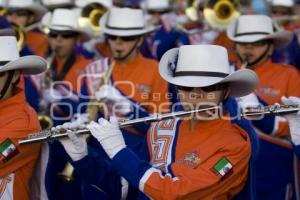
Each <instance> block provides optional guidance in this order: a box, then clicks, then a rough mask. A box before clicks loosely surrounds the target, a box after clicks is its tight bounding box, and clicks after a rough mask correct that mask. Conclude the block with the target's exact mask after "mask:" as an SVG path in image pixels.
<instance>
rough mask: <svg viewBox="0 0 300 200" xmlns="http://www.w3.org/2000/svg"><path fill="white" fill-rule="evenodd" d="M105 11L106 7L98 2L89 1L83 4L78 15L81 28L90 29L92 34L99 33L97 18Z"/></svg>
mask: <svg viewBox="0 0 300 200" xmlns="http://www.w3.org/2000/svg"><path fill="white" fill-rule="evenodd" d="M106 11H107V8H106V7H105V6H104V5H102V4H100V3H96V2H94V3H90V4H87V5H86V6H84V7H83V8H82V10H81V14H80V17H79V25H80V27H81V28H89V29H92V30H93V32H94V34H99V33H100V26H99V20H100V18H101V17H102V16H103V15H104V13H105V12H106Z"/></svg>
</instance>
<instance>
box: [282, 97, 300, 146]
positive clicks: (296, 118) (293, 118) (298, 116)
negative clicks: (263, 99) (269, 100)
mask: <svg viewBox="0 0 300 200" xmlns="http://www.w3.org/2000/svg"><path fill="white" fill-rule="evenodd" d="M281 101H282V103H283V104H284V105H300V98H298V97H288V98H286V97H285V96H283V97H281ZM284 117H285V118H286V119H287V120H288V122H289V127H290V134H291V137H292V141H293V143H294V144H295V145H299V144H300V111H298V112H297V113H291V114H286V115H284Z"/></svg>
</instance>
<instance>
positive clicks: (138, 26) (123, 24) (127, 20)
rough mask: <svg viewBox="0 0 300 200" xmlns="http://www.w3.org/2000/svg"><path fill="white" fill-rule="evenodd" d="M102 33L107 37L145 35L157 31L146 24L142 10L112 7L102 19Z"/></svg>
mask: <svg viewBox="0 0 300 200" xmlns="http://www.w3.org/2000/svg"><path fill="white" fill-rule="evenodd" d="M99 23H100V27H101V29H102V32H103V33H104V34H107V35H116V36H134V35H144V34H146V33H149V32H151V31H154V30H155V27H154V26H149V25H147V23H146V20H145V16H144V14H143V11H142V10H141V9H132V8H117V7H112V8H111V9H110V10H109V11H108V12H106V13H105V14H104V15H103V16H102V17H101V19H100V22H99Z"/></svg>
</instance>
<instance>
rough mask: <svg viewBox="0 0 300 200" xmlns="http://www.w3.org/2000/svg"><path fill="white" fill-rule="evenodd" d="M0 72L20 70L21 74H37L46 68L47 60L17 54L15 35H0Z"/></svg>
mask: <svg viewBox="0 0 300 200" xmlns="http://www.w3.org/2000/svg"><path fill="white" fill-rule="evenodd" d="M0 52H1V54H0V72H5V71H10V70H20V72H21V73H22V74H39V73H42V72H43V71H45V70H46V68H47V61H46V60H45V59H44V58H42V57H40V56H24V57H20V56H19V51H18V46H17V40H16V37H13V36H1V37H0Z"/></svg>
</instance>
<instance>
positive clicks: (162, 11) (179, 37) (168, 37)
mask: <svg viewBox="0 0 300 200" xmlns="http://www.w3.org/2000/svg"><path fill="white" fill-rule="evenodd" d="M171 8H172V7H171V5H170V3H169V2H168V1H167V0H162V1H156V0H147V1H146V9H147V12H148V14H149V15H150V17H151V20H150V21H151V23H152V24H153V25H154V26H157V27H159V28H158V30H156V31H155V32H153V33H152V34H150V35H149V36H147V38H146V42H147V44H146V46H148V48H149V50H148V51H149V52H150V53H151V54H152V58H155V59H157V60H160V58H161V56H162V55H163V54H164V53H165V52H166V51H167V50H169V49H171V48H175V47H179V46H181V45H187V44H190V43H189V38H188V35H187V34H186V33H184V32H183V31H178V30H176V26H177V25H178V24H179V23H182V22H180V17H179V16H177V15H176V13H172V12H171ZM185 20H186V18H185ZM145 53H147V51H146V48H145ZM151 54H150V55H149V53H148V55H147V54H145V55H147V56H148V57H151Z"/></svg>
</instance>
